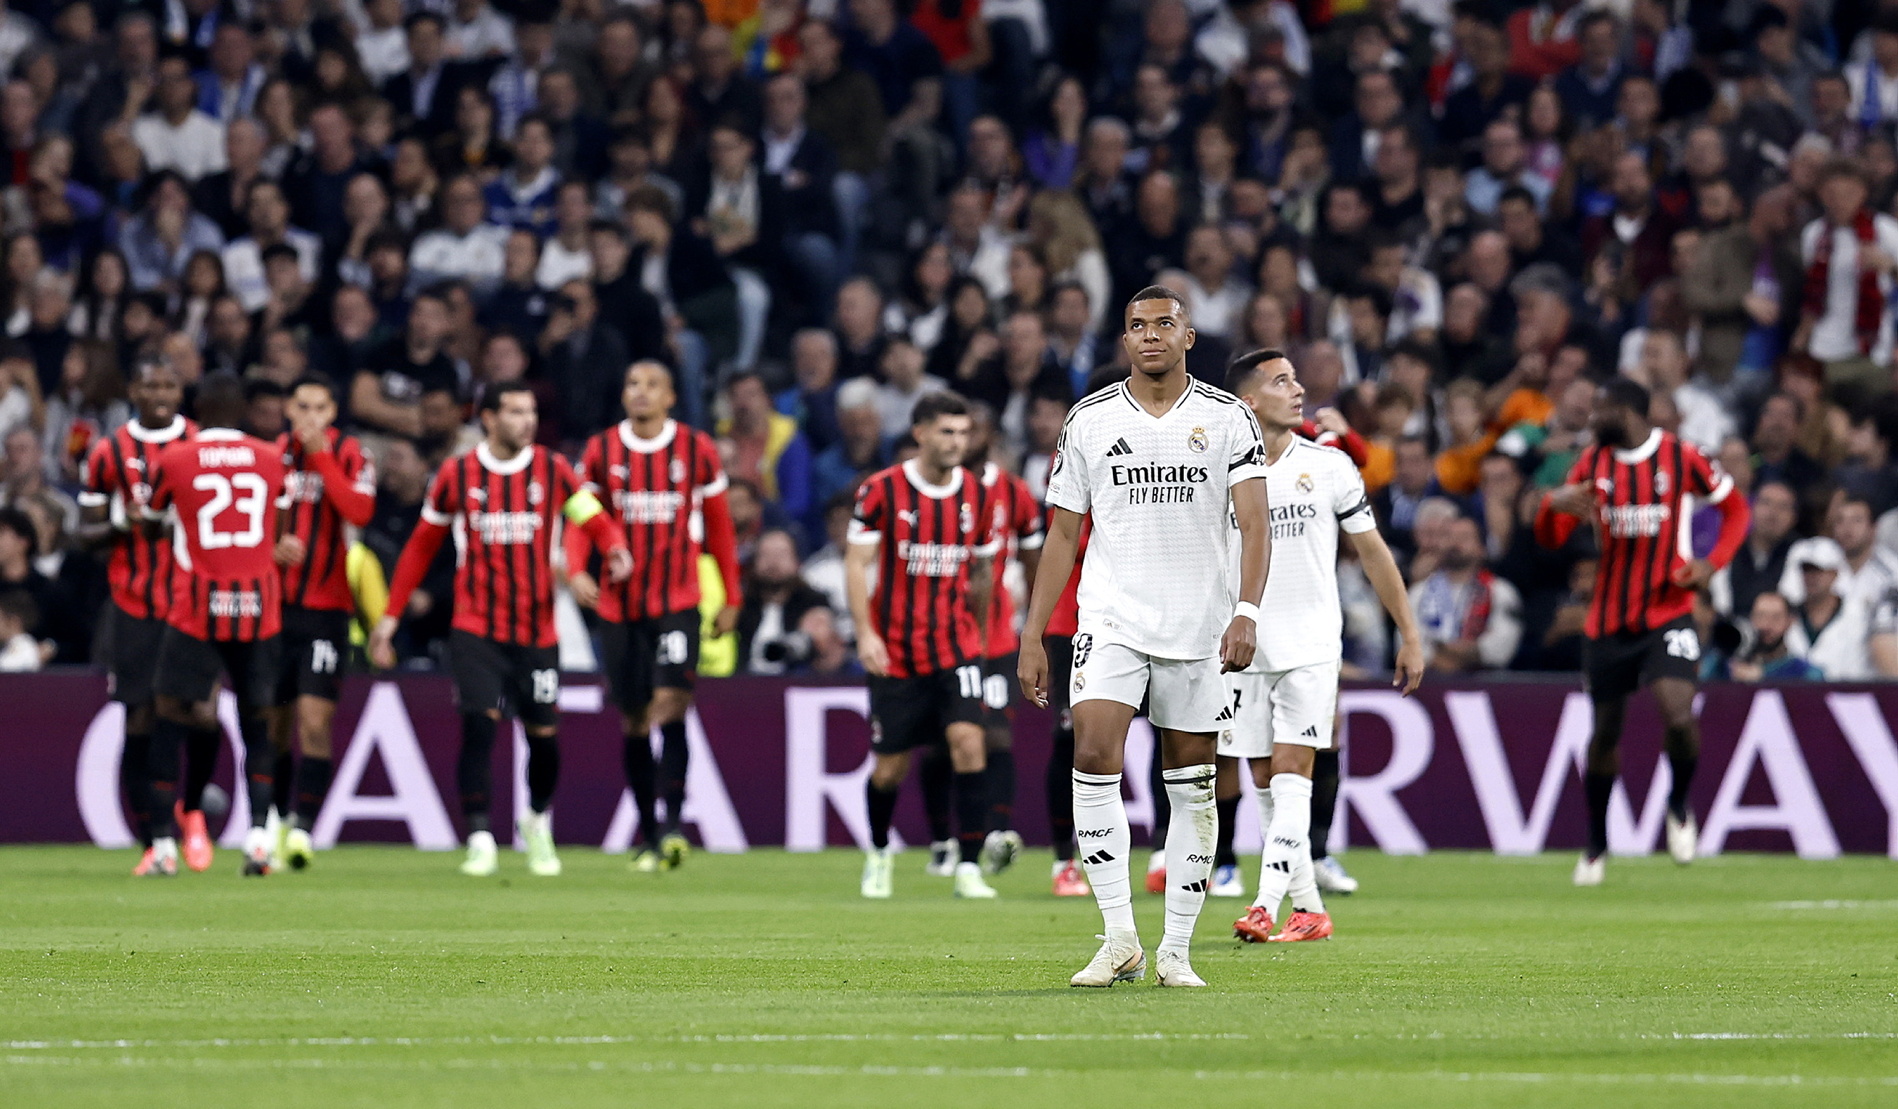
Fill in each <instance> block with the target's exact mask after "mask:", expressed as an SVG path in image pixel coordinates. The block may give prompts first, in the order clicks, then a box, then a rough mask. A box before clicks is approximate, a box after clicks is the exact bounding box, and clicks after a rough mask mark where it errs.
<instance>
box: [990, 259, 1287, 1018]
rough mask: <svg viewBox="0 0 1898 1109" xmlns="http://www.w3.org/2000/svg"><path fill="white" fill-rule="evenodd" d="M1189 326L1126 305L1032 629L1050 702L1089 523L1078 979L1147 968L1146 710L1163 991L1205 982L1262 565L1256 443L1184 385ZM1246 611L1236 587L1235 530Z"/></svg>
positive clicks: (1057, 489) (1230, 403) (1169, 315)
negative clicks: (1139, 751) (1130, 801)
mask: <svg viewBox="0 0 1898 1109" xmlns="http://www.w3.org/2000/svg"><path fill="white" fill-rule="evenodd" d="M1193 338H1194V336H1193V328H1192V326H1191V324H1190V323H1189V321H1188V320H1187V316H1186V311H1185V309H1184V308H1183V307H1182V306H1181V303H1180V298H1179V296H1178V295H1177V294H1175V293H1173V292H1172V291H1171V290H1169V289H1166V288H1163V287H1160V286H1149V287H1147V288H1145V289H1142V290H1141V291H1140V292H1139V293H1136V294H1135V295H1134V298H1133V299H1132V300H1131V301H1129V302H1128V304H1127V314H1126V332H1125V333H1124V335H1123V336H1122V340H1121V341H1122V342H1123V343H1124V344H1125V346H1126V348H1127V353H1128V356H1129V359H1130V360H1131V362H1132V364H1133V376H1132V377H1131V378H1130V379H1129V380H1127V381H1126V382H1123V383H1122V384H1121V385H1119V386H1118V387H1115V388H1113V389H1107V390H1103V391H1102V392H1099V393H1096V394H1094V395H1093V396H1090V397H1089V398H1087V399H1086V400H1083V401H1081V402H1080V403H1079V404H1077V405H1075V406H1074V408H1073V409H1072V410H1071V411H1070V412H1069V413H1068V420H1067V426H1066V427H1065V428H1063V429H1062V432H1061V442H1060V445H1059V446H1058V447H1057V448H1056V451H1055V457H1054V463H1053V467H1052V472H1051V474H1050V476H1049V479H1048V497H1047V500H1048V504H1049V506H1050V507H1051V508H1052V509H1053V510H1054V511H1053V519H1052V520H1050V522H1049V525H1048V537H1047V540H1046V542H1045V543H1044V544H1043V547H1042V555H1041V567H1040V571H1039V572H1038V573H1037V574H1036V576H1035V589H1034V596H1033V599H1032V602H1031V604H1030V606H1029V610H1028V620H1027V624H1026V626H1025V627H1023V629H1022V643H1021V663H1020V677H1021V684H1022V692H1023V694H1024V695H1025V696H1026V697H1028V699H1029V700H1031V701H1033V702H1034V703H1035V704H1037V705H1040V706H1043V707H1046V706H1047V704H1048V656H1047V652H1046V651H1045V650H1044V649H1043V648H1042V633H1043V632H1044V631H1045V630H1046V629H1047V626H1048V617H1049V616H1050V614H1052V613H1053V611H1054V607H1055V602H1056V600H1057V599H1058V598H1059V597H1060V594H1061V592H1062V590H1063V588H1064V587H1065V585H1066V583H1067V580H1068V574H1069V572H1070V571H1071V570H1072V568H1073V566H1074V556H1075V546H1076V541H1077V538H1078V535H1079V532H1080V528H1081V517H1082V516H1083V515H1087V514H1089V513H1091V514H1092V515H1093V519H1094V530H1093V538H1092V539H1091V540H1090V542H1089V543H1088V548H1087V558H1086V560H1085V561H1084V562H1083V564H1082V566H1081V585H1080V591H1079V593H1078V595H1077V599H1078V606H1079V617H1078V620H1077V626H1076V631H1075V635H1074V664H1073V677H1072V678H1071V679H1070V682H1069V689H1070V698H1069V699H1070V705H1071V712H1072V714H1073V717H1074V830H1075V837H1076V841H1077V843H1078V845H1079V849H1080V851H1079V853H1080V855H1081V865H1082V866H1083V867H1085V868H1086V870H1087V877H1088V881H1089V882H1090V883H1091V884H1092V885H1093V887H1094V896H1095V899H1096V900H1097V901H1098V902H1099V904H1100V907H1101V916H1102V917H1103V918H1104V920H1105V922H1106V928H1105V932H1106V934H1105V935H1104V936H1102V937H1101V939H1102V941H1103V942H1102V944H1101V947H1100V950H1099V951H1098V952H1097V953H1096V954H1095V956H1094V958H1093V960H1092V961H1091V962H1089V963H1088V964H1087V966H1086V967H1084V968H1083V969H1082V970H1081V971H1080V972H1079V973H1078V974H1076V975H1074V977H1073V978H1072V979H1070V984H1071V985H1075V986H1111V985H1113V984H1114V983H1115V982H1117V981H1118V982H1126V981H1132V980H1134V979H1136V978H1139V977H1141V976H1142V975H1143V974H1144V973H1145V972H1146V954H1145V952H1144V951H1142V950H1141V946H1140V936H1139V934H1138V932H1137V931H1136V930H1135V928H1134V911H1133V889H1132V886H1131V884H1130V883H1129V880H1128V869H1127V858H1128V855H1129V854H1130V853H1131V852H1132V838H1131V835H1130V833H1129V830H1128V827H1127V810H1126V807H1125V805H1123V804H1122V802H1121V797H1120V781H1121V765H1122V760H1123V756H1124V754H1125V747H1126V742H1127V726H1128V725H1129V724H1130V723H1132V722H1133V717H1134V712H1135V711H1136V710H1137V709H1138V708H1139V707H1140V705H1141V703H1142V701H1146V702H1147V703H1148V705H1149V708H1148V713H1147V715H1148V718H1149V719H1150V720H1152V722H1153V725H1154V727H1155V728H1156V729H1158V731H1159V733H1160V748H1161V759H1162V765H1163V767H1164V770H1163V772H1162V775H1161V777H1162V779H1163V781H1164V783H1165V787H1166V792H1167V796H1168V798H1169V799H1170V800H1171V802H1172V805H1173V813H1172V817H1171V819H1170V821H1169V824H1168V828H1167V844H1168V846H1169V847H1171V848H1172V849H1173V854H1172V859H1173V860H1174V861H1173V862H1172V863H1171V865H1169V867H1168V868H1167V888H1166V929H1165V934H1164V938H1163V939H1162V940H1161V942H1160V946H1159V948H1158V949H1157V950H1156V951H1155V952H1154V963H1155V974H1154V976H1155V979H1156V980H1157V981H1158V982H1159V984H1160V985H1162V986H1203V985H1205V984H1206V983H1205V982H1204V981H1202V980H1201V979H1200V978H1199V976H1198V975H1196V974H1194V973H1193V966H1192V963H1191V961H1190V959H1189V956H1188V950H1189V946H1190V944H1191V942H1192V938H1193V925H1194V923H1195V922H1196V921H1197V920H1198V918H1199V912H1200V909H1201V908H1202V907H1203V906H1204V904H1205V901H1206V889H1207V887H1208V886H1209V885H1210V884H1211V880H1212V869H1213V849H1214V841H1215V840H1216V838H1217V836H1218V814H1217V813H1216V812H1215V811H1214V808H1213V758H1214V737H1215V735H1216V733H1217V732H1218V731H1219V729H1220V726H1221V723H1222V721H1221V719H1220V718H1221V716H1222V715H1223V714H1224V712H1225V709H1226V683H1225V680H1224V677H1223V672H1225V671H1234V670H1242V669H1244V668H1245V667H1246V665H1247V664H1248V663H1250V662H1251V661H1252V654H1253V648H1254V644H1255V642H1256V639H1257V635H1258V630H1257V623H1258V619H1259V609H1258V601H1259V597H1260V595H1261V594H1262V593H1263V592H1264V590H1265V576H1266V568H1267V566H1268V565H1269V563H1270V555H1271V552H1270V549H1269V547H1270V543H1271V539H1270V534H1269V525H1268V523H1267V519H1266V515H1267V511H1266V509H1267V506H1266V497H1265V481H1264V474H1265V467H1264V462H1263V454H1262V452H1263V449H1264V443H1263V439H1262V437H1261V435H1260V432H1259V425H1258V422H1257V421H1256V420H1254V419H1253V418H1252V412H1251V410H1250V409H1248V408H1247V407H1246V406H1245V404H1244V403H1242V402H1241V401H1240V400H1239V399H1238V398H1237V397H1234V396H1233V395H1232V394H1230V393H1227V392H1224V391H1223V390H1220V389H1215V388H1213V387H1212V386H1210V385H1206V384H1204V383H1202V382H1198V381H1194V380H1193V379H1192V378H1191V377H1189V376H1187V373H1186V352H1187V350H1188V348H1190V347H1191V346H1192V345H1193ZM1234 518H1236V519H1237V521H1238V523H1237V528H1238V539H1239V546H1240V556H1239V566H1240V575H1239V576H1240V579H1241V581H1240V584H1239V587H1238V593H1239V597H1240V600H1239V601H1238V602H1237V603H1236V604H1235V603H1234V602H1233V601H1232V599H1231V598H1232V586H1231V585H1230V584H1229V583H1228V580H1227V579H1228V574H1229V562H1230V560H1231V559H1230V555H1229V554H1228V548H1229V547H1230V545H1231V539H1232V528H1233V525H1232V524H1231V523H1230V522H1229V521H1230V520H1231V519H1234Z"/></svg>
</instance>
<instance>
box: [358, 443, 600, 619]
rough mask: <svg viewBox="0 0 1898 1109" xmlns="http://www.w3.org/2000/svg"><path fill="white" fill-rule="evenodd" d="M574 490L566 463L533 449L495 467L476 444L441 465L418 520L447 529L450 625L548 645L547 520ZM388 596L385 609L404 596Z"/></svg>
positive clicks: (550, 536) (550, 535) (551, 533)
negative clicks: (451, 570)
mask: <svg viewBox="0 0 1898 1109" xmlns="http://www.w3.org/2000/svg"><path fill="white" fill-rule="evenodd" d="M579 490H580V479H579V478H578V477H577V476H576V475H575V474H574V472H573V467H572V466H571V465H570V464H568V462H567V460H566V459H565V458H562V457H561V456H560V455H558V454H555V453H554V452H552V451H550V450H548V449H547V448H546V447H542V446H539V445H536V446H532V447H529V448H528V449H526V450H524V451H522V452H521V453H519V454H517V455H515V456H514V457H513V458H511V459H509V460H508V461H506V462H501V461H499V460H498V459H496V458H495V457H494V455H493V454H492V453H490V452H489V450H488V445H487V444H486V443H483V444H481V445H480V446H478V447H476V448H475V449H474V450H473V451H470V452H469V453H467V454H464V455H461V456H459V457H457V458H451V459H449V460H448V461H447V462H445V463H443V464H442V468H441V470H440V471H439V472H438V473H436V475H435V482H434V484H433V485H432V486H430V488H429V491H428V496H427V499H425V500H424V501H423V502H422V519H423V520H425V521H427V522H428V523H430V524H434V525H436V526H437V527H452V528H453V529H454V536H455V549H456V557H455V618H454V626H455V627H456V628H458V629H460V630H462V631H465V632H469V633H471V634H474V635H478V636H481V637H482V638H484V639H492V640H494V641H495V642H497V643H509V644H518V645H522V646H533V647H551V646H553V645H554V642H555V639H556V636H555V633H554V572H553V563H552V554H553V545H554V542H555V528H554V521H556V520H558V519H560V514H561V510H562V508H563V507H564V506H565V505H566V503H567V501H568V500H569V499H570V498H572V497H573V495H574V494H575V493H577V492H579ZM436 534H437V535H439V534H440V533H439V532H438V533H436ZM411 545H412V544H411ZM405 554H406V552H405ZM431 555H432V550H431ZM395 592H396V591H395V590H392V591H391V596H390V603H391V604H392V605H393V604H394V603H396V601H398V600H402V599H406V598H398V597H397V596H395V595H394V594H395ZM391 611H395V610H394V609H391Z"/></svg>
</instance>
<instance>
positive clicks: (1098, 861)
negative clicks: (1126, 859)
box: [1081, 851, 1114, 866]
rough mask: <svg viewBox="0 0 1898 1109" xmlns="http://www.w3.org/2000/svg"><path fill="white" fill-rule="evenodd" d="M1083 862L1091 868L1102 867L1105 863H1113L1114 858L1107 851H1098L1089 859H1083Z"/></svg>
mask: <svg viewBox="0 0 1898 1109" xmlns="http://www.w3.org/2000/svg"><path fill="white" fill-rule="evenodd" d="M1081 861H1082V862H1084V863H1086V864H1087V865H1089V866H1101V865H1103V864H1105V863H1111V862H1113V861H1114V856H1112V855H1110V854H1108V853H1107V852H1105V851H1096V852H1094V853H1093V854H1092V855H1089V856H1088V857H1087V858H1085V859H1082V860H1081Z"/></svg>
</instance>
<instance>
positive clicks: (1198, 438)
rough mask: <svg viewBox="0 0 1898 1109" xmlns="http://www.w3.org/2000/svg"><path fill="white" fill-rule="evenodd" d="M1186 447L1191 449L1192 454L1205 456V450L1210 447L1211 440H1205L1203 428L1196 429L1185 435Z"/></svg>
mask: <svg viewBox="0 0 1898 1109" xmlns="http://www.w3.org/2000/svg"><path fill="white" fill-rule="evenodd" d="M1186 445H1187V446H1189V447H1191V448H1193V453H1194V454H1205V453H1206V448H1207V447H1209V446H1211V445H1212V440H1210V439H1208V438H1206V429H1205V428H1203V427H1196V428H1194V429H1193V430H1192V432H1191V433H1190V434H1188V435H1187V437H1186Z"/></svg>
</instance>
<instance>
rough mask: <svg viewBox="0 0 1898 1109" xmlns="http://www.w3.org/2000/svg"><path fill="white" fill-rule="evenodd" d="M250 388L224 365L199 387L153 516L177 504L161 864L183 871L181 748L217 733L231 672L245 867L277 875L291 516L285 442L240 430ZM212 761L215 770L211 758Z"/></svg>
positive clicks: (157, 737) (161, 770) (168, 450)
mask: <svg viewBox="0 0 1898 1109" xmlns="http://www.w3.org/2000/svg"><path fill="white" fill-rule="evenodd" d="M245 408H246V406H245V402H244V386H243V385H242V384H241V383H240V382H239V381H238V379H237V377H236V376H235V375H233V374H227V373H224V374H213V375H211V376H210V377H207V378H205V379H204V382H203V384H201V385H200V386H199V387H198V420H199V422H200V423H201V424H202V425H203V426H202V427H201V428H200V429H199V430H198V431H197V432H195V433H194V434H191V435H188V436H184V437H182V438H179V439H175V440H173V441H172V442H171V444H170V445H168V446H167V447H165V449H164V450H162V451H160V452H159V454H158V462H157V468H156V472H155V473H154V475H153V477H152V496H151V503H150V504H149V505H148V506H146V510H145V511H146V515H147V518H148V519H152V520H162V519H165V513H166V511H167V510H168V509H169V510H172V516H171V524H172V531H173V553H174V554H175V556H176V558H177V560H178V571H179V572H178V573H177V574H175V575H174V576H173V588H172V595H171V606H170V608H169V609H168V610H167V616H166V619H167V627H166V629H165V636H164V639H163V640H162V641H161V642H160V644H159V648H158V670H157V673H156V674H155V675H154V676H153V689H154V691H155V693H156V694H157V699H156V700H157V709H158V722H157V725H156V726H155V727H154V729H153V732H152V750H151V766H150V769H151V796H152V813H151V818H152V850H153V853H154V855H155V858H154V860H153V866H154V868H155V869H156V870H157V871H158V872H159V873H166V872H169V873H176V872H177V861H176V860H177V852H176V847H175V845H174V832H175V830H174V827H173V823H172V800H173V793H174V785H173V783H174V782H175V781H176V779H177V775H178V751H179V748H180V746H181V745H182V744H183V743H184V742H185V741H186V738H187V736H188V734H189V733H191V732H193V731H195V732H197V733H199V734H200V735H203V734H207V733H208V734H210V735H213V736H215V735H218V734H219V732H218V721H217V703H216V701H215V700H214V699H213V695H214V694H215V693H216V691H217V682H218V677H219V675H220V674H222V675H224V676H225V677H227V678H228V679H229V680H230V685H231V691H232V692H233V693H235V694H236V695H237V716H238V730H239V732H240V733H241V734H242V736H243V739H244V780H245V786H246V792H247V794H248V796H249V800H250V831H249V832H247V833H246V834H245V837H244V873H245V874H246V875H263V874H268V873H270V854H271V846H272V845H271V840H270V835H269V833H268V832H266V831H265V830H264V823H265V820H266V819H267V817H268V816H269V813H270V801H271V792H272V785H273V775H272V767H273V765H274V763H275V761H276V751H275V749H274V748H272V747H271V745H270V729H269V725H268V722H267V721H266V720H265V719H264V713H265V711H266V710H267V709H268V708H269V706H270V700H271V694H272V693H273V692H274V691H275V689H276V682H277V660H278V657H279V656H278V648H279V642H278V633H279V631H280V629H281V627H282V622H283V613H282V580H281V577H280V572H279V567H278V564H277V559H278V558H279V557H280V555H281V554H282V548H280V546H279V542H280V539H281V537H282V534H283V529H284V526H285V524H286V522H287V521H286V520H285V518H284V513H283V509H285V508H286V507H287V506H288V501H287V500H286V499H285V497H284V468H283V457H282V453H281V452H280V451H279V450H278V449H277V446H276V444H274V443H266V442H264V441H263V440H261V439H257V438H254V437H252V436H249V435H246V434H244V433H243V432H242V431H239V430H237V429H238V425H239V424H241V423H242V422H243V420H244V413H245ZM206 769H207V770H208V769H209V768H208V767H206Z"/></svg>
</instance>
